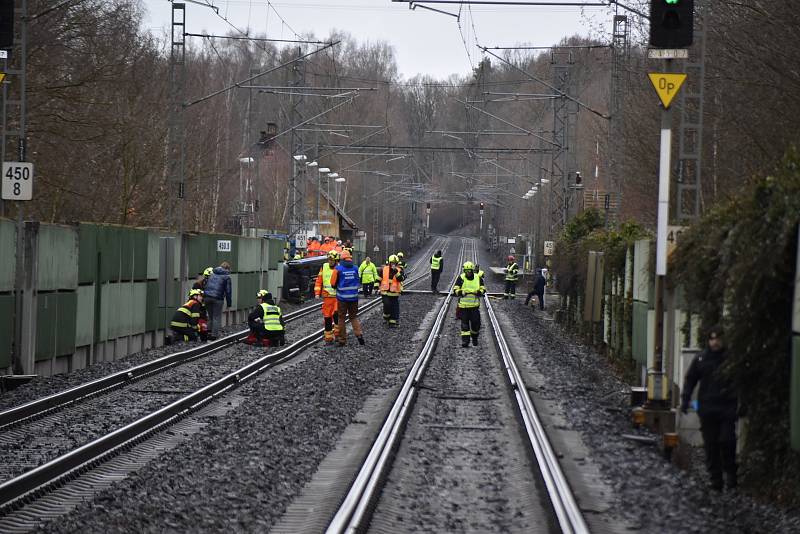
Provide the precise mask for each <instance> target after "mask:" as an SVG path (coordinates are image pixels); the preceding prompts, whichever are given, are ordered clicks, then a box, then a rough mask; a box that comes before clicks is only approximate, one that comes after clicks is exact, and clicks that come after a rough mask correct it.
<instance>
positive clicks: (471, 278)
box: [453, 261, 486, 347]
mask: <svg viewBox="0 0 800 534" xmlns="http://www.w3.org/2000/svg"><path fill="white" fill-rule="evenodd" d="M453 293H454V294H455V295H456V296H458V308H459V310H460V311H461V346H462V347H468V346H469V339H470V337H472V344H473V345H475V346H477V345H478V333H479V332H480V330H481V308H480V306H481V301H480V297H481V295H483V294H484V293H486V287H485V286H484V285H483V277H482V276H480V275H479V274H477V273H476V272H475V265H474V264H473V263H472V262H471V261H468V262H465V263H464V272H463V274H461V275H459V277H458V278H457V279H456V285H455V286H454V287H453Z"/></svg>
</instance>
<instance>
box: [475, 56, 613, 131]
mask: <svg viewBox="0 0 800 534" xmlns="http://www.w3.org/2000/svg"><path fill="white" fill-rule="evenodd" d="M481 48H482V49H483V50H484V52H486V53H487V54H489V55H491V56H493V57H495V58H497V59H499V60H500V61H502V62H503V63H505V64H506V65H508V66H509V67H511V68H513V69H515V70H517V71H519V72H520V73H522V74H524V75H525V76H527V77H529V78H530V79H531V80H533V81H535V82H538V83H541V84H542V85H544V86H545V87H547V88H549V89H552V90H553V91H555V92H556V93H557V94H558V95H559V96H563V97H564V98H566V99H567V100H570V101H572V102H575V103H576V104H578V105H579V106H580V107H582V108H584V109H585V110H587V111H589V112H591V113H594V114H595V115H597V116H598V117H600V118H603V119H606V120H611V116H610V115H606V114H605V113H602V112H600V111H597V110H596V109H594V108H593V107H591V106H589V105H588V104H585V103H584V102H581V101H580V100H578V99H577V98H575V97H574V96H570V95H568V94H567V93H565V92H564V91H561V90H560V89H558V88H557V87H556V86H554V85H553V84H551V83H549V82H547V81H545V80H542V79H541V78H538V77H536V76H534V75H533V74H531V73H529V72H527V71H525V70H523V69H521V68H520V67H518V66H516V65H514V64H513V63H511V62H510V61H508V60H507V59H505V58H502V57H500V56H498V55H497V54H495V53H494V52H492V51H491V50H489V49H488V48H486V47H481Z"/></svg>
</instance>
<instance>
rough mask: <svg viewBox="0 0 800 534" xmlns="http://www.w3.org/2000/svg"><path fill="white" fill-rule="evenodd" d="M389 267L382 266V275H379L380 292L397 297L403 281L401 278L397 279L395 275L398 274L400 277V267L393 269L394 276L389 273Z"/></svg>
mask: <svg viewBox="0 0 800 534" xmlns="http://www.w3.org/2000/svg"><path fill="white" fill-rule="evenodd" d="M390 271H391V267H390V266H389V265H384V266H383V276H382V277H381V288H380V289H381V294H382V295H386V296H387V297H397V296H399V295H400V293H401V292H402V291H403V283H402V281H401V280H398V279H397V277H398V276H400V277H401V278H402V275H403V274H402V273H403V271H401V270H400V269H395V274H394V276H392V275H391V273H390Z"/></svg>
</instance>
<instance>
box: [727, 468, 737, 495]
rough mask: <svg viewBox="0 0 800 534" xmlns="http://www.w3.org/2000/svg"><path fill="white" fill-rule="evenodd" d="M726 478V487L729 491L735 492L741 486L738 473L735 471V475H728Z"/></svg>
mask: <svg viewBox="0 0 800 534" xmlns="http://www.w3.org/2000/svg"><path fill="white" fill-rule="evenodd" d="M726 478H727V480H726V481H725V487H726V488H727V489H728V490H729V491H733V490H735V489H736V488H737V487H738V486H739V481H738V479H737V478H736V472H735V471H734V472H733V473H727V476H726Z"/></svg>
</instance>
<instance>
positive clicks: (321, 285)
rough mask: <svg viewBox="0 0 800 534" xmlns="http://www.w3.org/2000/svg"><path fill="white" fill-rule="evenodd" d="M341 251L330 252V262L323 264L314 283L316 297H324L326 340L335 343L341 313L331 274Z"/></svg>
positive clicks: (323, 316)
mask: <svg viewBox="0 0 800 534" xmlns="http://www.w3.org/2000/svg"><path fill="white" fill-rule="evenodd" d="M338 261H339V253H338V252H336V251H335V250H331V251H329V252H328V263H326V264H325V265H323V266H322V268H321V269H320V270H319V274H318V275H317V280H316V282H315V283H314V297H315V298H322V319H323V323H324V324H325V342H326V343H333V341H334V339H336V337H337V335H338V333H339V327H338V325H337V323H338V322H339V314H338V313H337V309H338V306H337V302H336V288H334V287H333V285H332V284H331V276H333V272H334V271H335V270H336V263H337V262H338Z"/></svg>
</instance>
